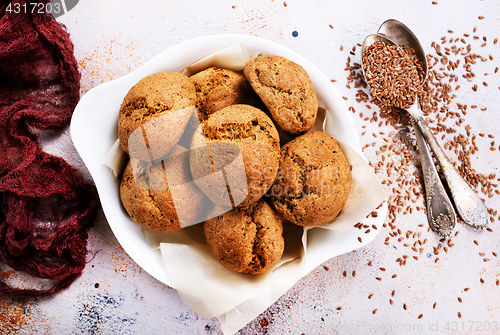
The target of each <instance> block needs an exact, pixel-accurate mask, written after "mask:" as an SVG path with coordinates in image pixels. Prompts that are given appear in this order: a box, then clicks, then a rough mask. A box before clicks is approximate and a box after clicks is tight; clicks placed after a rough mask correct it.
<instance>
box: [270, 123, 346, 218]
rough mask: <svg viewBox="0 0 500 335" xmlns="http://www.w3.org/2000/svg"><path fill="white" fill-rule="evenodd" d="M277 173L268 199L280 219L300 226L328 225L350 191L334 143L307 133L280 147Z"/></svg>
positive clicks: (341, 157)
mask: <svg viewBox="0 0 500 335" xmlns="http://www.w3.org/2000/svg"><path fill="white" fill-rule="evenodd" d="M281 154H282V156H281V158H280V171H278V174H277V176H276V181H275V183H274V185H273V187H272V188H271V191H270V192H269V193H270V199H271V203H272V204H273V206H274V208H275V209H276V211H277V212H278V213H280V214H281V215H283V217H284V218H285V219H286V220H288V221H290V222H293V223H295V224H297V225H300V226H318V225H322V224H325V223H328V222H331V221H332V220H333V219H335V217H336V216H337V215H338V214H339V212H340V211H341V210H342V208H343V207H344V205H345V203H346V201H347V196H348V194H349V191H350V188H351V173H350V166H349V163H348V162H347V159H346V158H345V156H344V154H343V153H342V151H341V149H340V147H339V146H338V144H337V141H335V139H334V138H333V137H331V136H330V135H329V134H327V133H324V132H321V131H311V132H308V133H306V134H304V135H301V136H299V137H297V138H295V139H293V140H292V141H290V142H289V143H287V144H285V145H284V146H283V147H282V148H281Z"/></svg>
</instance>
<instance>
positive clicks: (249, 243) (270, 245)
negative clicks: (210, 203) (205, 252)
mask: <svg viewBox="0 0 500 335" xmlns="http://www.w3.org/2000/svg"><path fill="white" fill-rule="evenodd" d="M203 229H204V232H205V237H206V240H207V245H208V248H209V249H210V251H211V252H212V253H213V255H214V256H215V257H216V258H217V260H218V261H219V262H220V263H221V264H222V265H224V266H225V267H227V268H228V269H231V270H233V271H238V272H242V273H250V274H258V273H262V272H264V271H266V270H268V269H270V268H272V267H273V266H274V265H275V264H276V263H277V262H278V261H279V260H280V258H281V256H282V255H283V250H284V246H285V241H284V239H283V225H282V220H281V218H280V217H279V216H278V215H277V214H276V213H275V212H274V211H273V209H272V208H271V206H270V205H269V204H268V203H267V202H266V201H264V200H263V199H260V200H259V201H257V202H255V203H253V204H251V205H249V206H246V207H242V208H234V209H232V210H231V211H229V212H226V213H224V214H222V215H219V216H217V217H215V218H213V219H210V220H207V221H205V223H204V225H203Z"/></svg>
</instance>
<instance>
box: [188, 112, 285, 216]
mask: <svg viewBox="0 0 500 335" xmlns="http://www.w3.org/2000/svg"><path fill="white" fill-rule="evenodd" d="M279 156H280V147H279V135H278V131H277V130H276V127H275V126H274V124H273V122H272V121H271V119H270V118H269V117H268V116H267V115H266V114H265V113H264V112H263V111H261V110H260V109H258V108H255V107H252V106H249V105H232V106H229V107H226V108H223V109H221V110H219V111H217V112H215V113H214V114H212V115H211V116H210V117H209V118H208V119H207V120H206V121H205V122H203V123H202V124H201V125H200V126H199V127H198V129H197V131H196V132H195V134H194V136H193V139H192V142H191V151H190V166H191V173H192V175H193V178H194V181H195V182H196V184H197V185H198V187H200V189H201V190H202V191H203V192H204V193H205V194H206V195H207V197H209V198H210V199H211V200H212V201H213V202H214V203H216V204H219V205H223V206H228V207H235V206H246V205H249V204H251V203H253V202H255V201H257V200H258V199H260V198H261V197H262V196H263V195H264V194H265V193H266V192H267V190H268V189H269V188H270V187H271V185H272V184H273V182H274V178H275V176H276V172H277V170H278V165H279ZM238 159H240V161H238ZM233 162H234V163H233ZM238 162H241V164H240V163H238ZM219 175H220V178H218V179H217V177H218V176H219Z"/></svg>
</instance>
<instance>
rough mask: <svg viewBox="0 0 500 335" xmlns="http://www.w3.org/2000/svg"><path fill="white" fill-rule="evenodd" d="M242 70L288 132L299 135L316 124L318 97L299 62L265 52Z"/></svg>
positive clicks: (274, 116) (276, 119)
mask: <svg viewBox="0 0 500 335" xmlns="http://www.w3.org/2000/svg"><path fill="white" fill-rule="evenodd" d="M243 73H244V74H245V77H246V78H247V80H248V82H249V83H250V85H251V86H252V88H253V89H254V91H255V92H256V93H257V94H258V95H259V97H260V98H261V99H262V101H263V102H264V104H265V105H266V107H267V108H268V109H269V112H270V113H271V116H272V118H273V120H275V121H276V123H277V124H278V126H279V127H280V128H282V129H283V130H284V131H285V132H287V133H289V134H293V135H299V134H302V133H305V132H306V131H308V130H310V129H311V128H312V127H313V125H314V122H315V121H316V114H317V112H318V99H317V96H316V91H315V90H314V87H313V85H312V82H311V79H310V78H309V75H308V74H307V72H306V71H305V70H304V69H303V68H302V67H301V66H300V65H298V64H296V63H294V62H292V61H290V60H288V59H286V58H283V57H279V56H274V55H263V56H258V57H255V58H252V59H250V60H249V61H248V62H247V64H246V65H245V68H244V69H243Z"/></svg>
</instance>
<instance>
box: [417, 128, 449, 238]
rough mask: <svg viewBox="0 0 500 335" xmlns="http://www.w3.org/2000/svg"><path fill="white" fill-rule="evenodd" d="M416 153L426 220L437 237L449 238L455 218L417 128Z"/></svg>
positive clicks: (427, 149)
mask: <svg viewBox="0 0 500 335" xmlns="http://www.w3.org/2000/svg"><path fill="white" fill-rule="evenodd" d="M415 136H416V138H417V145H418V151H419V152H420V162H421V165H422V174H423V176H424V185H425V203H426V205H427V219H428V221H429V225H430V227H431V228H432V230H433V231H435V232H436V233H438V234H439V236H441V237H443V238H445V237H449V236H450V235H451V233H452V232H453V229H455V225H456V223H457V218H456V216H455V211H454V210H453V204H452V203H451V201H450V198H449V197H448V194H446V190H445V189H444V187H443V184H441V179H440V178H439V175H438V173H437V170H436V167H435V166H434V162H433V161H432V157H431V153H430V152H429V148H428V147H427V144H426V143H425V140H424V138H423V135H422V132H421V131H420V128H419V127H415Z"/></svg>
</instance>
